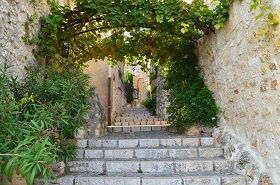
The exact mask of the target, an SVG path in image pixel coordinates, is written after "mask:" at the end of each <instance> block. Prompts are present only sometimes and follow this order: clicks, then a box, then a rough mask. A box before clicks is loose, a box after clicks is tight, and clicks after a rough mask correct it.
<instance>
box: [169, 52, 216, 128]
mask: <svg viewBox="0 0 280 185" xmlns="http://www.w3.org/2000/svg"><path fill="white" fill-rule="evenodd" d="M165 89H166V90H168V91H169V96H168V100H169V102H170V105H169V107H168V109H167V111H168V113H169V115H170V116H169V121H170V122H171V123H172V126H173V127H175V128H176V129H177V130H178V131H184V130H185V129H187V128H189V127H191V126H192V125H194V124H197V125H204V126H207V127H215V126H217V119H216V115H217V112H218V110H219V109H218V107H217V105H216V103H215V99H214V98H213V93H212V92H211V91H210V90H209V89H208V88H207V86H206V85H205V84H204V81H203V79H202V78H201V77H200V75H199V68H198V65H197V58H196V56H195V55H194V54H192V55H190V56H188V58H187V59H186V60H182V61H178V62H174V63H173V64H172V65H171V66H170V68H169V70H168V73H167V76H166V81H165Z"/></svg>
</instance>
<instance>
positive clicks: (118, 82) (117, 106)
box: [111, 62, 125, 121]
mask: <svg viewBox="0 0 280 185" xmlns="http://www.w3.org/2000/svg"><path fill="white" fill-rule="evenodd" d="M123 76H124V65H123V63H121V62H118V63H117V64H116V65H115V66H114V67H113V68H112V95H111V96H112V116H111V117H112V119H113V120H112V121H114V119H115V117H117V116H120V115H121V114H122V109H123V106H124V104H125V102H124V100H125V96H124V80H123Z"/></svg>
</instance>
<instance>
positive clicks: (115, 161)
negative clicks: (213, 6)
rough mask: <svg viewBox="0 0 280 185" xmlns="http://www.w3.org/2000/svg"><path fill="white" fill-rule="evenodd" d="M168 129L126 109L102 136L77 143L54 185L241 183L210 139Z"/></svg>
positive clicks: (138, 110)
mask: <svg viewBox="0 0 280 185" xmlns="http://www.w3.org/2000/svg"><path fill="white" fill-rule="evenodd" d="M168 126H169V125H168V124H167V121H166V120H162V119H159V118H156V117H154V116H150V114H149V113H148V112H147V111H146V110H145V109H144V108H141V107H133V108H126V109H125V110H124V112H123V114H122V116H121V117H117V118H116V121H115V123H114V125H113V126H110V127H109V128H108V129H110V131H111V132H109V133H108V134H107V135H105V136H103V137H100V138H91V139H80V140H77V146H78V150H77V158H76V159H75V160H73V161H70V162H68V164H67V171H68V175H66V176H64V177H62V178H60V179H59V184H60V185H246V180H245V178H244V177H243V176H240V175H238V174H235V173H234V169H233V168H234V163H233V162H232V161H229V160H226V159H224V157H223V155H224V151H223V149H222V148H220V147H217V146H216V145H215V140H214V138H212V137H210V136H206V135H204V136H199V137H189V136H186V135H180V134H174V133H170V132H168V131H166V130H167V128H168ZM139 131H140V132H139Z"/></svg>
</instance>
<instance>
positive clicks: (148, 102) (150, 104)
mask: <svg viewBox="0 0 280 185" xmlns="http://www.w3.org/2000/svg"><path fill="white" fill-rule="evenodd" d="M141 104H142V105H143V106H144V107H146V108H147V109H148V111H149V112H150V113H151V115H153V116H155V115H156V107H157V101H156V99H151V98H147V99H145V100H143V101H142V102H141Z"/></svg>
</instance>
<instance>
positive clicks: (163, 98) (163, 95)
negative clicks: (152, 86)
mask: <svg viewBox="0 0 280 185" xmlns="http://www.w3.org/2000/svg"><path fill="white" fill-rule="evenodd" d="M157 70H158V71H157V74H158V76H157V107H156V114H157V116H158V117H159V118H165V119H167V118H168V114H167V107H168V106H169V102H168V100H167V99H168V98H167V95H168V93H167V92H166V91H165V90H163V89H162V86H163V82H164V78H163V76H162V75H161V67H158V69H157Z"/></svg>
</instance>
